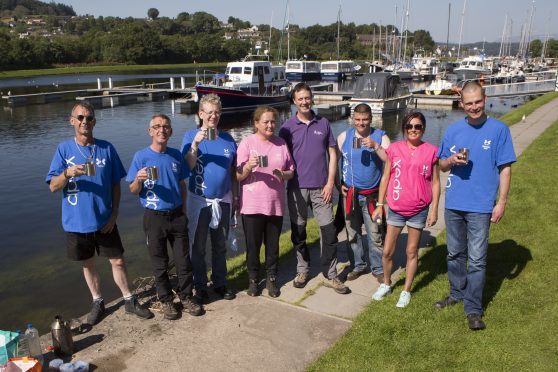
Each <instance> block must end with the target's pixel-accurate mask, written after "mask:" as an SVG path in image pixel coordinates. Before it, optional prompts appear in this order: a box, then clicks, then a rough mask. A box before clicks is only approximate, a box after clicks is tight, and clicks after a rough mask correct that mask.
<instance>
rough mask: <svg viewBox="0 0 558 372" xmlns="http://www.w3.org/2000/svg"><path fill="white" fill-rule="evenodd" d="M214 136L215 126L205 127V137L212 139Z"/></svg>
mask: <svg viewBox="0 0 558 372" xmlns="http://www.w3.org/2000/svg"><path fill="white" fill-rule="evenodd" d="M215 137H216V133H215V128H207V139H208V140H209V141H213V140H214V139H215Z"/></svg>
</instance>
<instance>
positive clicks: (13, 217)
mask: <svg viewBox="0 0 558 372" xmlns="http://www.w3.org/2000/svg"><path fill="white" fill-rule="evenodd" d="M96 76H97V75H95V76H89V77H84V76H83V75H81V77H80V79H87V81H88V83H87V84H85V85H84V83H83V81H82V80H80V81H78V80H77V77H73V78H72V77H43V78H40V81H38V80H37V79H35V81H34V84H35V85H39V84H41V85H39V88H40V90H56V89H49V87H51V86H53V87H54V86H55V85H53V82H55V81H57V82H56V84H58V87H57V88H60V86H61V85H63V86H64V89H81V88H83V87H84V86H85V87H87V88H94V87H95V85H96V83H95V81H96ZM167 77H168V76H167V75H162V74H161V75H155V76H154V75H141V76H134V78H133V79H134V80H130V77H129V76H127V79H125V77H122V78H120V77H118V76H117V77H116V78H115V81H120V82H121V83H119V84H117V85H125V84H134V83H136V82H137V81H145V80H147V79H150V80H149V81H150V82H160V81H165V80H167ZM113 78H114V77H113ZM60 79H65V80H64V84H61V83H62V81H61V80H60ZM72 79H73V80H72ZM190 79H191V77H190ZM27 81H29V80H26V79H10V80H3V81H2V80H0V90H2V91H4V92H6V91H8V90H10V91H12V92H14V91H15V92H18V93H33V92H36V89H37V87H36V86H35V85H32V84H27V85H25V84H26V83H27ZM350 88H351V87H350V83H349V86H342V87H340V89H343V90H345V89H350ZM522 102H523V100H522V99H518V98H515V99H490V100H489V103H488V105H489V107H490V111H491V112H492V113H493V114H494V115H496V116H499V115H501V114H503V113H505V112H507V111H509V110H510V108H511V107H512V106H516V105H519V104H521V103H522ZM73 103H74V102H55V103H49V104H37V105H25V106H15V107H10V106H7V105H6V104H5V103H4V102H3V103H2V105H1V106H0V172H1V176H2V177H1V179H2V181H1V182H0V187H1V188H2V195H3V203H2V206H1V208H2V212H1V213H0V227H1V235H2V239H1V240H0V329H3V330H15V329H23V328H24V327H25V325H26V324H27V323H29V322H31V323H33V324H34V325H35V326H36V327H37V328H38V329H39V331H40V332H46V331H47V330H48V327H49V324H50V322H51V321H52V320H53V318H54V316H55V315H56V314H60V315H62V316H64V317H66V318H72V317H77V316H80V315H82V314H85V313H87V312H88V311H89V307H90V302H91V299H90V295H89V292H88V290H87V287H86V284H85V282H84V280H83V276H82V272H81V267H80V265H79V264H78V263H74V262H71V261H69V260H68V259H66V254H65V240H64V234H63V231H62V228H61V215H60V213H61V211H60V209H61V206H60V204H61V201H60V198H61V196H60V193H56V194H52V193H50V191H49V189H48V186H47V185H46V183H45V182H44V179H45V176H46V174H47V172H48V169H49V165H50V162H51V159H52V156H53V154H54V151H55V149H56V146H57V144H58V143H60V142H61V141H64V140H66V139H69V138H71V137H72V135H73V130H72V127H70V125H69V122H68V117H69V114H70V110H71V108H72V106H73ZM421 111H422V112H423V113H424V114H425V116H426V120H427V129H426V134H425V140H426V141H428V142H431V143H433V144H435V145H438V144H439V142H440V140H441V137H442V135H443V132H444V130H445V128H446V127H447V125H448V124H450V123H452V122H453V121H455V120H457V119H459V118H460V117H462V116H463V113H462V112H461V111H460V110H451V109H446V108H435V107H431V108H425V109H423V110H421ZM293 112H294V108H293V107H290V108H289V107H287V108H285V109H282V110H281V112H280V113H281V121H284V120H285V119H286V118H288V117H290V115H292V113H293ZM155 113H164V114H167V115H168V116H170V117H171V119H172V122H173V127H174V135H173V137H172V138H171V139H170V146H172V147H179V146H180V144H181V141H182V137H183V135H184V132H186V131H187V130H189V129H192V128H195V127H196V120H197V119H196V117H195V115H186V114H182V113H180V110H179V106H178V104H176V103H175V102H174V101H172V100H167V101H163V102H148V103H141V104H131V105H127V106H115V107H111V108H104V109H98V110H97V111H96V116H97V124H96V127H95V137H97V138H102V139H106V140H109V141H110V142H112V143H113V144H114V146H115V147H116V149H117V151H118V153H119V155H120V157H121V159H122V161H123V163H124V165H125V166H126V168H127V167H128V166H129V165H130V162H131V160H132V157H133V154H134V153H135V152H136V151H137V150H139V149H141V148H143V147H145V146H148V145H149V142H150V141H149V139H150V138H149V136H148V135H147V126H148V122H149V119H150V118H151V116H152V115H153V114H155ZM403 114H404V113H403V112H401V113H397V114H390V115H385V116H383V117H379V116H375V117H374V120H373V125H374V126H376V127H379V128H383V129H384V130H385V131H386V132H387V133H388V135H389V137H390V138H391V139H392V141H395V140H398V139H401V134H400V131H399V128H400V122H401V119H402V116H403ZM348 125H349V120H348V119H341V120H336V121H332V128H333V130H334V132H335V134H336V135H337V134H339V133H340V132H341V131H343V130H345V129H346V128H347V127H348ZM220 127H221V128H222V129H224V130H227V131H229V132H230V133H231V134H232V135H233V137H234V138H235V140H236V141H238V142H239V141H240V140H241V139H242V138H244V137H245V136H247V135H248V134H250V133H252V124H251V121H250V116H249V114H236V115H225V116H223V117H222V119H221V124H220ZM279 127H280V126H279V125H278V127H277V129H279ZM122 191H123V192H122V201H121V206H120V215H119V218H118V225H119V230H120V232H121V235H122V239H123V243H124V247H125V249H126V253H125V257H126V260H127V264H128V271H129V277H130V278H136V277H145V276H149V275H151V270H150V264H149V259H148V256H147V251H146V248H145V244H144V235H143V232H142V229H141V221H142V213H143V210H142V208H141V206H140V204H139V202H138V200H137V197H135V196H134V195H132V194H131V193H130V192H129V191H128V187H127V185H126V184H125V183H124V182H122ZM287 218H288V217H286V218H285V226H288V220H287ZM238 241H239V242H240V244H239V246H240V250H239V251H238V252H232V251H231V252H229V255H230V256H234V255H236V254H242V246H243V243H242V242H243V238H242V237H240V238H239V240H238ZM97 263H98V266H99V269H100V272H101V277H102V278H101V282H102V291H103V295H104V297H105V298H106V300H108V301H110V300H113V299H115V298H117V297H119V296H120V293H119V292H118V290H117V288H116V286H115V284H114V282H113V280H112V276H111V273H110V265H109V264H108V262H107V261H106V260H104V259H98V260H97Z"/></svg>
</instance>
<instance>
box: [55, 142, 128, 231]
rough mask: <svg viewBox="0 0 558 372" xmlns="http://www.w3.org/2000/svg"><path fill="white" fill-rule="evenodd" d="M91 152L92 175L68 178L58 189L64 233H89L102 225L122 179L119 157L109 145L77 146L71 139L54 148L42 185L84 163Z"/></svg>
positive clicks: (123, 173)
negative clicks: (60, 193)
mask: <svg viewBox="0 0 558 372" xmlns="http://www.w3.org/2000/svg"><path fill="white" fill-rule="evenodd" d="M93 150H94V157H93V159H94V160H93V161H94V163H95V168H96V174H95V176H85V175H83V176H79V177H72V178H70V179H69V181H68V183H67V184H66V187H64V189H63V190H62V226H63V228H64V231H67V232H76V233H90V232H95V231H98V230H99V229H100V228H101V227H102V226H103V225H104V224H106V223H107V222H108V220H109V218H110V215H111V213H112V187H113V185H116V184H119V183H120V179H121V178H122V177H124V176H126V170H125V169H124V166H123V165H122V162H121V161H120V157H118V154H117V153H116V150H115V149H114V147H113V146H112V145H111V144H110V143H109V142H107V141H103V140H99V139H95V145H94V146H81V145H78V144H77V143H76V142H75V140H74V139H71V140H69V141H66V142H62V143H61V144H59V145H58V148H57V149H56V153H55V154H54V157H53V159H52V162H51V164H50V170H49V171H48V174H47V176H46V179H45V181H46V183H50V180H51V178H52V177H54V176H58V175H60V174H61V173H62V172H64V169H66V168H69V167H71V166H74V165H79V164H84V163H85V162H87V161H88V159H87V157H89V156H90V155H91V154H93Z"/></svg>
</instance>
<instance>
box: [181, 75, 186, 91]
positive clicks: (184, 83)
mask: <svg viewBox="0 0 558 372" xmlns="http://www.w3.org/2000/svg"><path fill="white" fill-rule="evenodd" d="M180 87H181V88H182V90H184V89H186V79H185V78H184V76H182V77H181V78H180Z"/></svg>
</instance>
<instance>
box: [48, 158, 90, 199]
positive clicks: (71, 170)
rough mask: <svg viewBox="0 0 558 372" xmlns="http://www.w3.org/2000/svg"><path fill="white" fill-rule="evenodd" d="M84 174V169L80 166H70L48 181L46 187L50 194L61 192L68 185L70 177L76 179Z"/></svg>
mask: <svg viewBox="0 0 558 372" xmlns="http://www.w3.org/2000/svg"><path fill="white" fill-rule="evenodd" d="M84 174H85V169H84V166H83V164H82V165H72V166H71V167H68V168H66V169H65V170H64V172H62V173H60V174H59V175H58V176H54V177H52V178H51V179H50V182H49V184H48V187H49V189H50V191H51V192H57V191H59V190H62V189H63V188H64V187H66V185H67V184H68V181H69V180H70V178H72V177H78V176H82V175H84Z"/></svg>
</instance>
